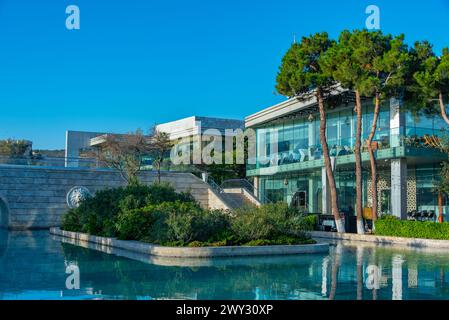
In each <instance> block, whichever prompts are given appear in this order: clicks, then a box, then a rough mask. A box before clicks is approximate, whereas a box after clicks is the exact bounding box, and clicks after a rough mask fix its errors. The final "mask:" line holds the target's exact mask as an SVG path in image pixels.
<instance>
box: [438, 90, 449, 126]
mask: <svg viewBox="0 0 449 320" xmlns="http://www.w3.org/2000/svg"><path fill="white" fill-rule="evenodd" d="M438 101H439V103H440V110H441V116H442V117H443V119H444V121H446V123H447V124H449V118H448V117H447V113H446V105H445V104H444V100H443V93H442V92H440V94H439V95H438Z"/></svg>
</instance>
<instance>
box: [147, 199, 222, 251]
mask: <svg viewBox="0 0 449 320" xmlns="http://www.w3.org/2000/svg"><path fill="white" fill-rule="evenodd" d="M156 211H157V212H156V213H155V214H156V215H157V221H156V223H154V225H153V226H152V227H151V230H150V232H149V237H148V238H147V241H150V242H154V243H160V244H164V243H171V242H179V243H183V244H185V243H189V242H192V241H199V242H211V241H215V240H218V239H219V238H221V235H220V234H221V233H222V232H223V230H226V229H228V228H229V217H228V215H227V214H226V213H224V212H222V211H209V210H204V209H201V208H200V207H199V206H197V205H192V204H191V203H182V202H180V201H177V202H174V203H164V204H163V205H161V206H160V207H158V208H157V209H156Z"/></svg>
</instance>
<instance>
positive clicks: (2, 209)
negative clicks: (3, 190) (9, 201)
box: [0, 196, 9, 229]
mask: <svg viewBox="0 0 449 320" xmlns="http://www.w3.org/2000/svg"><path fill="white" fill-rule="evenodd" d="M8 226H9V212H8V206H7V205H6V202H5V200H3V198H2V197H1V196H0V229H6V228H8Z"/></svg>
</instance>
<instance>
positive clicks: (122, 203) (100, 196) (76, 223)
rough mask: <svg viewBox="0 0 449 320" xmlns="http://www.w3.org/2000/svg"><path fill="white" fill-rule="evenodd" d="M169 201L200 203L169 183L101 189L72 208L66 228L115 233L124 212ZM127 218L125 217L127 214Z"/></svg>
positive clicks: (114, 234)
mask: <svg viewBox="0 0 449 320" xmlns="http://www.w3.org/2000/svg"><path fill="white" fill-rule="evenodd" d="M166 201H182V202H186V203H193V204H195V205H196V202H195V200H194V199H193V197H192V196H191V195H190V194H188V193H177V192H176V191H175V189H174V188H173V187H171V186H170V185H168V184H157V183H156V184H153V185H151V186H146V185H139V184H137V185H128V186H126V187H120V188H115V189H106V190H102V191H98V192H97V193H95V196H93V197H91V198H88V199H86V200H85V201H83V202H82V203H81V205H80V206H79V207H78V208H76V209H72V210H69V211H68V212H67V214H66V215H65V216H64V217H63V219H62V228H63V229H64V230H68V231H75V232H85V233H89V234H94V235H99V236H107V237H115V236H117V223H118V217H119V215H120V214H122V215H123V214H125V212H128V214H129V211H132V210H134V209H141V208H145V207H146V206H148V205H157V204H161V203H164V202H166ZM123 219H125V218H124V217H123Z"/></svg>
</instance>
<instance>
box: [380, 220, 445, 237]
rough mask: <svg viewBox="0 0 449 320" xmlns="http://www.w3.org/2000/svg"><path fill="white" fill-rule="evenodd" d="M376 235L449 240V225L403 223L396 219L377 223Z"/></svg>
mask: <svg viewBox="0 0 449 320" xmlns="http://www.w3.org/2000/svg"><path fill="white" fill-rule="evenodd" d="M375 230H376V231H375V233H376V235H380V236H393V237H404V238H422V239H440V240H449V223H447V222H444V223H435V222H420V221H401V220H398V219H397V218H395V217H387V218H381V219H379V220H378V221H376V229H375Z"/></svg>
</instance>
